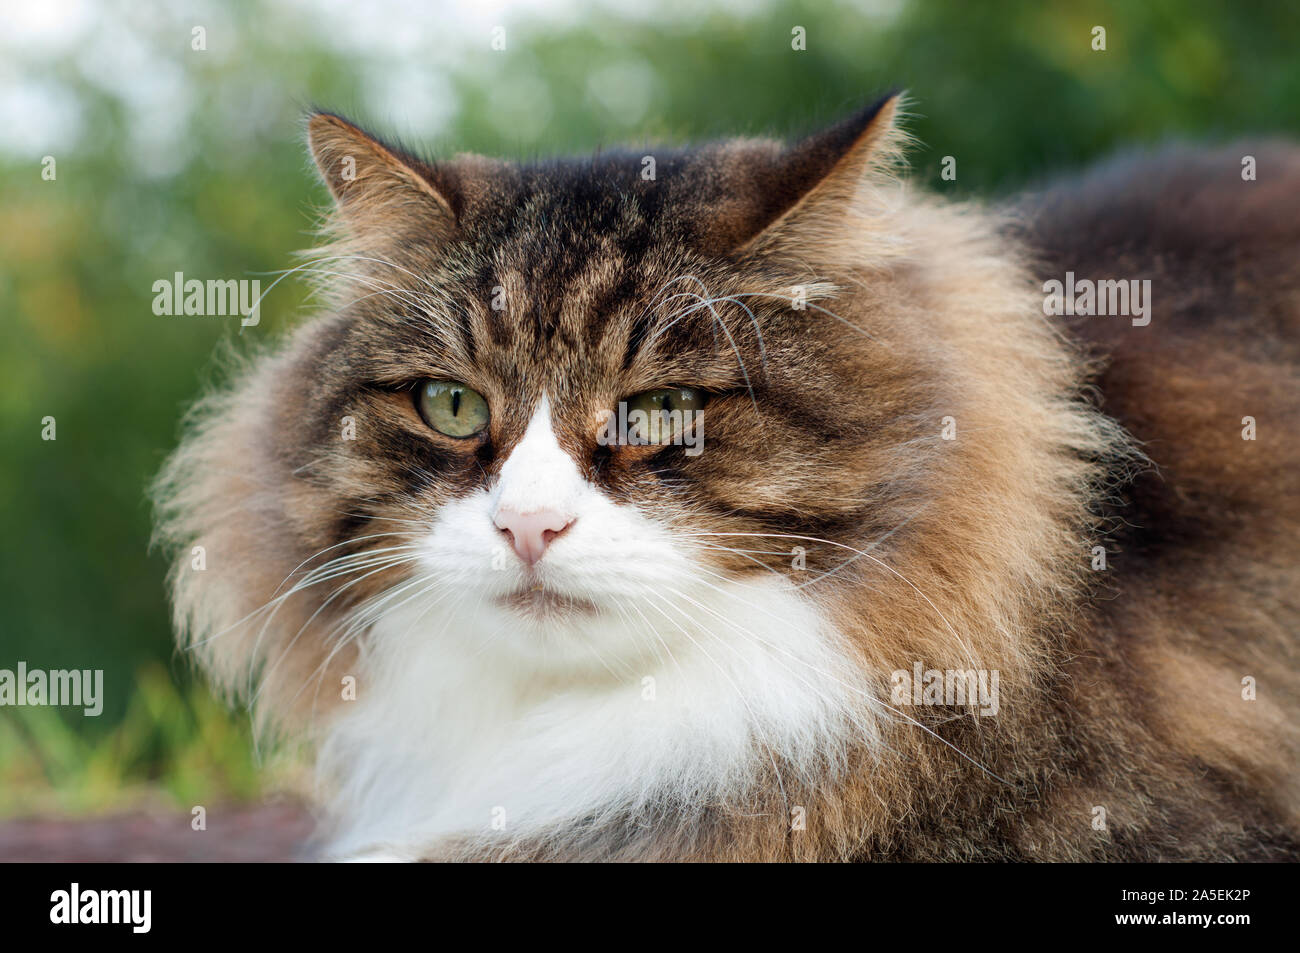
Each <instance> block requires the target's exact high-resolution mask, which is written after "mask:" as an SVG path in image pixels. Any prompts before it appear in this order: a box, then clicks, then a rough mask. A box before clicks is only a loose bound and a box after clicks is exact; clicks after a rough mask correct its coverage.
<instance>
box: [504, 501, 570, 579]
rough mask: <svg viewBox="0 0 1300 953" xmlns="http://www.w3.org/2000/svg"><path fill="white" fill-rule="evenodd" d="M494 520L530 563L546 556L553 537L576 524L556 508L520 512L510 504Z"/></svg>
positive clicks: (525, 560)
mask: <svg viewBox="0 0 1300 953" xmlns="http://www.w3.org/2000/svg"><path fill="white" fill-rule="evenodd" d="M492 522H493V523H495V524H496V527H497V529H499V530H501V531H502V532H503V533H505V534H506V535H507V536H509V537H510V542H511V544H512V545H513V546H514V547H515V552H517V553H518V554H519V558H520V559H522V560H523V561H524V562H526V563H528V565H530V566H531V565H533V564H534V563H536V562H537V560H539V559H541V558H542V554H543V553H545V552H546V547H547V546H549V545H551V540H553V539H555V537H557V536H559V535H560V534H561V533H563V532H564V531H565V530H566V529H568V528H569V527H570V526H571V525H573V520H572V519H571V518H569V517H567V516H565V515H563V514H562V513H558V512H556V511H555V510H536V511H535V512H532V513H520V512H519V511H518V510H512V509H510V508H508V507H502V508H501V509H499V510H497V513H496V516H494V517H492Z"/></svg>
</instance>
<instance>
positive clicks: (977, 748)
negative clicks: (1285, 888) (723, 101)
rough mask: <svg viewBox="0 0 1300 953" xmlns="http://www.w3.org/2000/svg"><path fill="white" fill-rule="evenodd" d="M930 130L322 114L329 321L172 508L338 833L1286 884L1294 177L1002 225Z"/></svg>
mask: <svg viewBox="0 0 1300 953" xmlns="http://www.w3.org/2000/svg"><path fill="white" fill-rule="evenodd" d="M902 115H903V112H902V104H901V101H900V99H899V98H898V97H897V96H894V95H891V96H887V97H885V98H883V99H881V100H880V101H878V102H875V103H873V104H871V105H870V106H869V107H867V108H865V109H862V110H860V111H858V112H856V113H854V114H853V115H851V116H849V117H847V118H845V119H843V120H842V121H840V122H838V123H837V124H835V125H833V126H831V127H829V128H827V129H825V130H823V131H821V132H818V133H815V134H813V135H811V136H808V137H806V138H803V139H801V140H798V141H796V142H794V143H792V144H784V143H782V142H778V141H774V140H763V139H738V140H730V141H723V142H719V143H713V144H708V145H704V146H702V147H698V148H690V149H680V150H659V149H654V150H650V151H649V152H648V153H643V152H638V151H625V152H617V151H616V152H602V153H600V154H599V155H597V156H595V157H590V158H583V159H572V160H570V159H557V160H545V161H534V162H527V163H514V162H508V161H503V160H497V159H490V158H485V157H482V156H478V155H460V156H456V157H454V158H451V159H448V160H443V161H426V160H423V159H421V158H419V157H417V156H416V155H415V154H414V153H413V152H412V151H410V150H408V149H404V148H401V147H398V146H394V145H390V144H387V143H385V142H383V141H381V140H380V139H379V138H376V137H375V136H372V135H370V134H368V133H366V132H364V131H362V130H361V129H360V128H358V127H357V126H356V125H354V124H352V123H350V122H348V121H347V120H345V119H343V118H341V117H339V116H336V115H333V114H330V113H324V112H321V113H315V114H313V115H311V116H310V117H309V119H308V143H309V149H310V152H311V154H312V156H313V158H314V160H315V164H316V166H317V168H318V169H319V172H320V174H321V177H322V178H323V180H324V182H325V184H326V186H327V187H328V189H329V192H330V193H331V196H332V198H333V201H334V208H333V209H332V210H331V212H330V213H329V214H328V216H327V220H326V223H325V225H324V227H323V234H324V240H323V242H322V244H321V246H320V247H319V248H317V249H314V250H313V251H312V252H311V253H309V254H308V257H307V258H306V260H305V261H304V263H303V264H302V265H301V266H300V267H299V268H298V269H296V271H297V272H299V273H301V274H303V275H305V276H308V277H310V278H312V279H314V280H315V281H316V282H317V284H318V286H319V290H320V291H321V293H322V294H324V295H325V296H326V302H327V306H326V308H325V309H324V313H322V314H321V315H320V316H318V317H316V318H314V319H313V320H310V321H308V322H306V323H305V324H302V325H301V326H299V327H298V328H297V329H296V330H295V331H294V332H293V333H291V334H290V335H288V337H287V340H285V341H283V342H282V343H281V344H279V345H277V346H276V347H274V348H273V349H271V350H269V351H267V352H265V353H262V354H259V355H256V356H254V357H250V358H247V359H245V360H244V362H243V364H242V366H241V367H240V368H239V370H238V371H237V373H236V374H235V375H234V377H233V380H232V381H231V383H230V384H228V385H227V386H225V387H224V388H222V389H220V390H219V391H218V392H217V393H215V394H213V395H211V396H209V397H206V398H205V399H203V400H202V401H201V402H200V404H199V405H198V406H197V407H196V409H195V410H194V412H193V413H192V415H191V417H190V419H189V422H188V424H187V430H186V433H185V435H184V438H183V442H182V443H181V445H180V447H179V449H178V450H177V451H176V452H175V454H174V455H173V456H172V458H171V459H170V460H169V462H168V463H167V465H166V467H165V468H164V470H163V472H162V473H161V474H160V476H159V478H158V483H157V486H156V497H157V501H158V507H159V535H160V538H161V539H162V540H164V541H165V542H166V543H167V544H169V545H171V546H172V547H174V550H175V553H176V558H175V563H174V568H173V571H172V574H171V591H172V598H173V601H174V605H175V616H176V622H177V627H178V632H179V638H180V642H181V645H182V646H184V647H185V648H186V649H187V650H188V651H189V652H190V653H191V654H192V655H193V656H194V657H195V658H196V659H197V660H198V661H199V662H200V663H201V665H202V667H203V668H204V669H205V671H206V672H207V673H208V674H209V676H210V677H211V679H212V680H213V682H214V684H215V685H216V686H218V687H219V688H220V689H222V690H223V691H224V692H226V693H227V695H228V696H230V697H231V698H232V699H236V700H240V701H242V702H243V703H245V704H247V705H248V706H249V707H250V708H251V709H252V710H253V711H254V712H255V713H256V716H257V719H258V722H259V724H260V725H261V726H262V727H263V729H264V730H266V731H268V732H271V733H274V734H277V735H278V736H280V737H282V738H287V739H294V740H298V741H303V742H305V743H307V744H308V745H309V746H310V749H311V751H312V753H313V756H314V758H315V761H316V768H317V772H318V775H319V789H320V798H321V801H322V805H323V808H324V814H325V817H326V822H325V827H324V830H325V842H326V845H327V846H326V847H325V849H324V850H323V853H322V856H323V857H325V858H327V859H337V860H374V859H380V860H426V861H441V860H601V861H604V860H643V861H680V860H708V861H755V860H765V861H770V860H792V861H804V860H816V861H829V860H835V861H840V860H882V859H884V860H924V861H968V860H1056V861H1076V860H1193V859H1201V860H1218V859H1235V860H1245V859H1273V858H1290V859H1295V858H1297V857H1300V790H1298V789H1297V781H1298V780H1300V779H1298V777H1297V724H1298V722H1297V717H1296V716H1297V711H1298V709H1300V695H1298V689H1297V681H1296V674H1297V640H1296V622H1297V595H1296V594H1297V592H1300V586H1298V585H1297V583H1298V582H1300V571H1298V564H1300V560H1298V559H1297V550H1296V546H1295V542H1294V539H1295V533H1296V530H1297V523H1298V522H1300V519H1298V517H1300V492H1297V490H1298V489H1300V486H1297V476H1296V474H1297V466H1296V464H1297V455H1298V451H1297V448H1296V441H1295V440H1294V439H1293V438H1294V436H1295V424H1296V421H1297V416H1296V413H1297V409H1298V407H1297V403H1298V396H1297V395H1298V394H1300V389H1297V387H1296V383H1297V372H1296V368H1297V360H1296V358H1297V356H1298V355H1297V336H1296V329H1297V316H1298V315H1300V294H1298V293H1297V292H1298V291H1300V270H1298V268H1297V255H1296V251H1297V248H1300V215H1297V212H1298V211H1300V151H1297V150H1296V149H1294V148H1292V147H1289V146H1286V145H1285V144H1263V145H1260V146H1259V147H1258V149H1257V150H1256V151H1255V153H1254V156H1255V159H1256V160H1257V161H1258V169H1259V174H1258V181H1247V180H1245V179H1243V178H1242V177H1241V176H1240V175H1239V169H1240V167H1241V166H1240V160H1241V155H1242V154H1243V153H1242V151H1241V150H1237V151H1234V150H1226V151H1219V152H1213V151H1203V150H1195V149H1175V150H1173V151H1169V152H1166V153H1163V154H1158V155H1155V156H1146V157H1141V156H1139V157H1129V158H1128V159H1122V160H1119V161H1117V162H1115V163H1112V164H1110V165H1108V166H1104V167H1103V168H1102V169H1101V170H1100V171H1097V172H1095V173H1086V174H1084V175H1083V176H1082V177H1076V178H1074V179H1069V180H1065V181H1063V182H1060V183H1056V184H1054V185H1051V186H1049V187H1047V188H1046V189H1043V190H1040V191H1035V192H1031V193H1028V194H1026V195H1024V196H1020V197H1017V198H1016V199H1014V200H1012V201H1009V202H1006V203H1003V204H1001V205H997V206H980V205H974V204H969V203H960V202H953V201H949V200H944V199H942V198H937V197H931V196H927V195H926V194H924V193H922V192H919V191H918V190H916V189H913V188H911V187H909V185H908V182H907V179H906V176H905V174H904V171H903V165H902V160H903V154H904V152H905V150H906V148H907V145H908V137H907V133H906V132H905V130H904V128H903V126H904V123H903V121H902V119H901V118H900V117H901V116H902ZM1067 272H1069V273H1071V274H1072V275H1075V276H1078V278H1079V279H1080V280H1089V281H1094V280H1095V281H1098V282H1100V281H1111V280H1113V281H1126V282H1127V281H1141V280H1146V279H1149V280H1150V281H1151V282H1152V284H1151V286H1150V293H1149V297H1148V300H1147V302H1146V304H1145V305H1142V307H1146V306H1147V305H1149V306H1150V311H1149V314H1148V323H1146V324H1145V325H1143V324H1139V323H1138V322H1137V321H1136V320H1130V319H1129V317H1127V316H1125V315H1123V314H1120V315H1115V314H1107V315H1101V314H1098V315H1097V316H1087V315H1086V314H1082V313H1079V312H1081V311H1087V310H1088V309H1087V308H1086V307H1083V308H1079V309H1074V308H1070V309H1068V310H1067V313H1065V314H1059V313H1058V312H1059V311H1060V309H1059V308H1057V309H1054V308H1053V307H1051V306H1050V300H1049V299H1050V298H1051V294H1049V293H1048V292H1046V291H1045V289H1046V288H1049V287H1055V286H1052V285H1051V282H1052V281H1058V282H1059V281H1063V280H1064V279H1065V277H1066V274H1067ZM1072 280H1073V279H1072ZM1099 287H1100V286H1099ZM1111 290H1112V292H1113V288H1112V289H1111ZM1058 298H1059V295H1058ZM1081 302H1082V299H1080V302H1075V301H1074V300H1073V299H1071V301H1070V304H1071V305H1073V304H1075V303H1081ZM1059 303H1060V302H1059V301H1058V304H1059ZM1243 418H1250V423H1247V422H1246V421H1244V420H1243ZM629 421H632V423H629ZM1247 430H1250V431H1251V432H1250V433H1249V434H1247V433H1246V431H1247ZM1243 436H1247V437H1249V438H1253V439H1243ZM692 448H694V451H695V452H691V451H692ZM195 546H202V547H204V552H205V554H206V568H205V569H204V570H203V571H196V570H195V569H194V568H193V565H192V562H191V558H190V553H191V551H192V549H193V547H195Z"/></svg>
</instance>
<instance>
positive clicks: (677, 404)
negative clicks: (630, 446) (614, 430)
mask: <svg viewBox="0 0 1300 953" xmlns="http://www.w3.org/2000/svg"><path fill="white" fill-rule="evenodd" d="M707 402H708V395H707V394H703V393H701V392H700V391H697V390H695V389H693V388H690V387H664V388H660V389H659V390H648V391H645V392H643V393H640V394H637V395H635V396H633V397H629V398H628V399H627V400H625V401H624V402H623V403H624V404H625V405H626V407H627V433H628V441H629V442H630V443H639V444H649V443H671V442H672V439H673V437H675V436H676V435H677V434H679V433H681V432H682V431H683V430H685V429H686V428H688V427H689V426H690V425H691V423H692V421H693V420H694V418H695V415H696V414H697V413H698V412H699V411H701V410H703V409H704V405H705V404H706V403H707Z"/></svg>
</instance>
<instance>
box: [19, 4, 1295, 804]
mask: <svg viewBox="0 0 1300 953" xmlns="http://www.w3.org/2000/svg"><path fill="white" fill-rule="evenodd" d="M0 9H3V12H0V315H2V316H3V323H4V347H3V350H2V351H0V380H2V382H3V383H2V386H0V446H2V447H3V454H4V465H3V467H2V468H0V525H2V526H3V527H4V530H5V532H6V534H7V538H6V540H5V544H4V547H3V552H4V570H3V575H2V577H0V586H2V587H3V588H2V590H0V668H8V669H13V668H15V667H16V665H17V662H18V660H19V659H22V660H25V661H26V662H27V664H28V666H29V667H32V668H46V669H48V668H82V669H84V668H92V669H93V668H102V669H104V670H105V692H106V700H105V709H104V713H103V715H102V716H101V717H99V718H86V717H84V716H82V715H81V713H80V711H79V710H72V711H69V710H55V709H50V708H44V709H40V708H21V709H20V708H0V815H6V814H7V815H15V814H23V813H29V812H60V811H72V812H87V811H95V810H108V809H115V808H118V807H122V806H124V805H127V804H132V803H136V802H139V801H140V800H141V799H150V798H152V799H154V800H155V801H157V802H159V803H167V802H169V801H170V802H172V803H175V804H183V805H187V804H193V803H198V802H199V801H201V800H216V799H219V798H222V797H233V798H247V797H254V796H257V795H258V793H259V792H260V791H261V790H262V789H263V787H264V786H265V785H266V784H267V783H268V782H267V781H266V780H265V776H264V774H263V772H261V771H260V770H259V763H258V758H257V757H256V756H255V755H254V753H253V751H252V748H251V744H250V736H249V731H248V727H247V718H246V717H243V716H242V715H241V714H239V713H235V714H230V713H227V712H225V711H224V710H223V709H222V708H221V707H220V706H219V705H218V704H217V703H216V702H214V701H213V700H212V699H211V698H209V696H208V695H207V693H206V692H205V691H204V689H203V687H202V686H201V685H200V684H196V683H195V682H194V681H193V679H192V678H191V677H190V675H189V673H188V668H187V665H186V662H185V660H184V659H183V658H181V657H178V656H177V655H176V654H175V653H174V652H173V650H172V648H171V644H170V633H169V622H168V610H167V606H166V604H165V599H164V590H163V581H162V580H163V575H164V562H163V560H162V558H161V557H160V556H159V555H158V554H156V553H151V552H150V550H149V536H150V512H149V507H148V504H147V501H146V496H145V487H146V485H147V484H148V482H149V480H150V478H151V477H152V475H153V474H154V473H155V472H156V471H157V469H158V467H159V465H160V464H161V462H162V460H163V458H164V456H165V455H166V453H167V452H168V451H169V449H170V448H171V447H172V446H173V445H174V442H175V439H176V435H177V423H178V420H179V417H180V414H181V413H182V410H183V408H184V407H185V406H186V405H187V403H188V402H190V401H191V400H192V399H193V398H194V397H195V396H196V395H197V394H198V393H199V392H200V391H201V390H202V389H203V387H204V385H205V382H207V381H208V380H209V378H210V376H211V375H212V373H213V367H214V363H213V354H214V350H215V349H216V348H217V346H218V345H219V344H220V343H221V342H223V341H228V342H229V341H233V343H234V344H235V345H236V346H238V347H243V346H247V345H250V344H251V345H256V344H259V343H263V342H265V341H267V340H268V339H271V338H273V337H274V336H275V334H276V333H277V332H278V331H279V330H280V329H282V328H283V327H284V326H286V325H287V324H288V323H290V322H293V321H295V320H297V319H298V318H299V317H300V316H301V315H302V314H303V313H305V312H306V311H308V310H309V307H310V305H309V303H307V302H305V300H304V291H303V289H302V288H301V287H300V286H296V285H294V284H292V283H291V282H288V281H286V282H284V283H282V284H281V285H279V286H278V287H277V288H276V289H275V291H274V292H272V293H271V294H270V296H269V297H268V298H267V300H266V301H265V302H264V303H263V308H262V323H261V325H260V326H258V327H256V328H249V329H247V330H245V331H244V332H243V334H242V335H241V334H240V328H239V323H238V320H237V319H234V318H213V317H205V318H196V317H188V318H187V317H158V316H155V315H154V314H153V312H152V309H151V302H152V299H153V294H152V290H151V286H152V284H153V282H154V281H155V280H157V279H160V278H170V277H171V275H172V274H173V273H174V272H176V271H181V272H184V273H185V275H186V276H187V277H200V278H205V279H206V278H247V277H257V276H259V274H260V275H262V276H263V287H265V286H266V285H267V284H269V280H268V279H267V278H266V277H265V273H267V272H274V271H276V270H278V269H283V268H286V267H289V266H291V264H292V260H291V258H290V251H291V250H293V249H297V248H301V247H304V246H306V245H308V244H310V238H309V236H308V234H307V232H308V230H309V228H310V226H311V223H312V220H313V209H315V208H317V207H319V206H320V204H322V203H323V202H324V200H325V195H324V192H323V189H322V188H321V187H320V186H319V185H318V184H317V183H316V181H315V179H314V177H313V175H312V174H311V171H310V168H309V165H308V163H307V160H306V158H305V156H304V153H303V150H302V134H301V132H302V127H301V117H302V115H303V112H304V109H305V108H306V107H307V106H308V105H311V104H318V105H321V106H325V107H329V108H332V109H335V110H337V111H341V112H343V113H344V114H347V115H350V116H353V117H354V118H357V119H358V120H360V121H362V122H363V124H368V125H370V126H371V127H372V128H374V129H376V131H379V132H382V133H386V134H394V135H396V136H398V137H399V138H401V139H402V140H404V141H408V142H418V143H420V144H421V145H422V146H425V147H427V149H428V151H429V152H430V153H431V154H433V155H437V154H441V153H449V152H452V151H461V150H475V151H483V152H491V153H497V154H504V155H507V156H521V157H522V156H535V155H545V154H550V153H554V152H557V151H563V150H579V151H582V150H591V149H593V148H596V147H599V146H602V145H609V144H614V143H619V142H632V143H636V142H642V141H647V140H653V141H665V140H670V141H672V140H684V139H691V138H701V137H709V136H716V135H726V134H734V133H776V134H781V135H786V134H793V133H799V132H803V131H806V130H809V129H811V128H813V127H814V126H816V125H817V124H818V123H820V122H823V121H826V120H829V119H831V118H833V117H835V116H837V115H839V114H840V113H842V112H844V111H847V110H849V109H851V108H853V107H854V106H855V105H858V104H861V103H862V102H864V101H865V100H867V99H869V98H871V97H872V96H873V95H875V94H877V93H878V92H880V91H883V90H885V89H888V88H890V87H902V88H905V89H907V90H908V91H909V92H910V93H911V95H912V97H913V102H914V114H913V117H912V121H911V128H912V131H913V132H914V133H915V134H916V136H917V137H918V139H919V141H920V145H919V147H918V148H917V150H916V151H915V152H914V154H913V156H912V160H913V168H914V171H915V173H916V176H917V179H918V180H919V182H920V183H921V184H923V185H924V186H925V187H928V188H933V189H937V190H941V191H944V192H949V193H953V194H955V195H959V196H967V197H969V196H989V195H996V194H998V193H1001V192H1005V191H1007V190H1010V189H1012V188H1015V187H1017V186H1019V185H1023V184H1025V183H1027V182H1031V181H1034V180H1035V179H1038V178H1040V177H1042V176H1044V175H1046V174H1048V173H1050V172H1052V171H1055V170H1061V169H1065V168H1069V167H1073V166H1077V165H1080V164H1083V163H1085V162H1086V161H1088V160H1089V159H1091V158H1093V157H1096V156H1098V155H1100V154H1102V153H1105V152H1107V151H1109V150H1111V149H1113V148H1115V147H1117V146H1120V145H1126V144H1132V143H1151V142H1158V141H1162V140H1165V139H1168V138H1171V137H1193V138H1203V139H1211V140H1213V139H1223V138H1227V137H1231V136H1234V135H1238V134H1246V133H1270V134H1280V135H1288V136H1292V137H1294V136H1297V135H1298V134H1300V109H1297V105H1296V104H1297V103H1300V62H1298V61H1297V57H1296V51H1297V49H1298V48H1300V4H1297V3H1295V2H1294V0H1279V2H1276V3H1267V2H1259V3H1251V4H1246V5H1241V4H1233V3H1227V2H1224V3H1212V2H1204V0H1202V2H1189V0H1148V2H1143V3H1131V2H1113V3H1097V2H1061V3H1005V4H999V3H967V2H958V0H953V2H938V0H892V2H866V0H863V2H856V3H851V2H825V0H823V2H820V3H783V2H771V3H767V2H761V0H759V2H753V3H745V2H742V0H727V2H723V3H718V4H713V3H708V2H686V0H682V2H672V0H668V2H664V0H656V2H654V3H647V2H644V0H621V2H582V0H574V2H562V0H561V2H551V3H547V2H541V0H521V2H510V0H507V2H498V3H482V2H478V3H475V2H472V0H464V2H457V3H447V2H437V0H434V2H431V3H422V4H416V3H412V4H402V3H394V2H388V3H377V4H366V3H362V2H355V3H354V2H342V0H328V2H327V0H321V2H309V0H284V2H271V0H263V2H254V0H242V2H235V3H218V2H211V3H203V4H186V3H169V4H158V5H153V4H148V3H133V2H126V0H120V2H104V3H97V4H89V3H72V2H56V3H41V4H25V3H19V2H10V3H6V4H4V5H3V7H2V8H0ZM497 26H501V27H504V28H505V46H506V48H505V50H493V49H492V46H491V42H492V37H493V33H492V31H493V28H494V27H497ZM796 26H798V27H803V28H804V30H805V31H806V50H803V51H796V50H794V49H792V31H793V29H794V28H795V27H796ZM1094 26H1102V27H1104V28H1105V30H1106V49H1105V51H1104V52H1101V51H1094V50H1093V49H1092V42H1093V34H1092V30H1093V27H1094ZM196 27H202V29H203V38H204V40H205V46H206V49H202V50H196V49H194V48H193V47H194V43H195V32H194V31H195V28H196ZM944 155H952V156H955V157H956V158H957V170H958V178H957V180H956V181H955V182H943V181H940V179H939V176H938V170H939V160H940V158H941V157H942V156H944ZM46 156H53V157H54V159H55V162H56V175H57V178H55V179H54V180H52V181H47V180H44V179H42V176H41V171H42V159H43V158H44V157H46ZM46 416H53V417H55V418H56V420H57V440H55V441H45V440H42V439H41V420H42V418H44V417H46ZM275 777H279V776H278V775H276V776H275ZM274 783H278V782H274Z"/></svg>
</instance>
